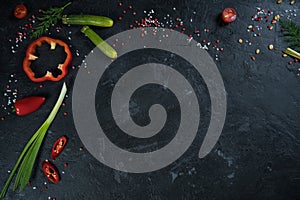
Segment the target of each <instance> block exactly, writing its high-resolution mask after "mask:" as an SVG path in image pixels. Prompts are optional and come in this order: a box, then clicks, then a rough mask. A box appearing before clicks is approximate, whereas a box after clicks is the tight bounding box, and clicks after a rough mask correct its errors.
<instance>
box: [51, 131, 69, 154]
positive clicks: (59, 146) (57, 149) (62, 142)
mask: <svg viewBox="0 0 300 200" xmlns="http://www.w3.org/2000/svg"><path fill="white" fill-rule="evenodd" d="M66 144H67V138H66V137H65V136H61V137H60V138H58V139H57V140H56V142H54V144H53V147H52V152H51V158H52V159H53V160H54V159H55V158H57V157H58V156H59V154H60V153H61V152H62V150H63V149H64V148H65V146H66Z"/></svg>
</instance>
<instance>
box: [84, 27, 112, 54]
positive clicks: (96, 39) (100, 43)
mask: <svg viewBox="0 0 300 200" xmlns="http://www.w3.org/2000/svg"><path fill="white" fill-rule="evenodd" d="M81 32H82V33H84V34H85V35H86V36H87V37H88V38H89V39H90V40H91V41H92V42H93V43H94V44H95V45H96V46H97V47H98V48H99V49H100V50H101V51H102V52H103V53H104V54H105V55H107V56H108V57H110V58H116V57H117V52H116V50H114V49H113V48H112V47H111V46H110V45H109V44H108V43H107V42H105V41H104V40H103V39H102V38H101V37H100V36H99V35H98V34H97V33H95V32H94V31H93V30H92V29H90V28H89V27H88V26H84V27H83V28H82V29H81Z"/></svg>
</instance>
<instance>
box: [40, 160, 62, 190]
mask: <svg viewBox="0 0 300 200" xmlns="http://www.w3.org/2000/svg"><path fill="white" fill-rule="evenodd" d="M42 169H43V172H44V174H45V176H46V177H47V178H48V180H49V181H51V182H52V183H54V184H56V183H58V182H59V180H60V176H59V173H58V170H57V169H56V167H55V166H54V165H53V164H51V163H50V162H49V161H48V160H45V161H43V163H42Z"/></svg>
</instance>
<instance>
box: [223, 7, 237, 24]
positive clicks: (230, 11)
mask: <svg viewBox="0 0 300 200" xmlns="http://www.w3.org/2000/svg"><path fill="white" fill-rule="evenodd" d="M222 20H223V21H224V22H226V23H231V22H233V21H235V20H236V11H235V9H234V8H225V9H224V10H223V12H222Z"/></svg>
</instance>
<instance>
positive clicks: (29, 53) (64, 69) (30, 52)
mask: <svg viewBox="0 0 300 200" xmlns="http://www.w3.org/2000/svg"><path fill="white" fill-rule="evenodd" d="M44 42H45V43H48V44H49V45H50V49H51V50H54V49H55V47H56V45H60V46H62V47H64V51H65V53H66V54H67V57H66V59H65V61H64V63H61V64H59V65H58V66H57V68H58V69H59V70H60V71H61V74H60V75H58V76H57V77H54V76H53V74H52V73H51V72H50V71H47V73H46V74H45V76H43V77H39V78H37V77H35V73H34V72H33V71H32V69H31V67H30V65H31V62H32V61H34V60H36V59H38V57H37V56H36V55H34V54H35V53H36V48H37V47H39V46H42V44H43V43H44ZM71 60H72V53H71V51H70V48H69V46H68V45H67V44H66V43H65V42H63V41H61V40H58V39H52V38H49V37H40V38H39V39H37V40H35V41H33V42H32V43H31V44H30V45H29V46H28V48H27V50H26V57H25V58H24V60H23V70H24V71H25V73H26V74H27V76H28V77H29V78H30V80H32V81H33V82H43V81H47V80H50V81H59V80H61V79H62V78H63V77H65V76H66V75H67V73H68V66H69V64H70V63H71Z"/></svg>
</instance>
